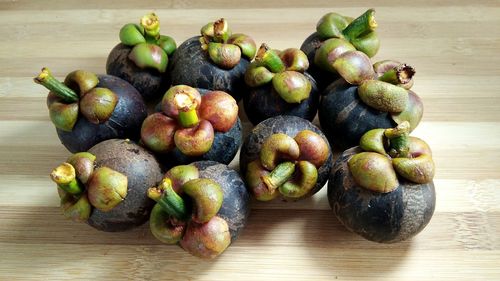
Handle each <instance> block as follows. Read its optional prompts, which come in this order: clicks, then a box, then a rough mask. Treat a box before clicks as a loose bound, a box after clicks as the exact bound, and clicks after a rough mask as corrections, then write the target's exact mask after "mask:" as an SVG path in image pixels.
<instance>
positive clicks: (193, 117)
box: [179, 108, 200, 128]
mask: <svg viewBox="0 0 500 281" xmlns="http://www.w3.org/2000/svg"><path fill="white" fill-rule="evenodd" d="M179 123H180V124H181V126H182V127H184V128H191V127H194V126H196V125H198V123H200V119H199V118H198V113H197V112H196V109H194V108H193V109H190V110H188V111H179Z"/></svg>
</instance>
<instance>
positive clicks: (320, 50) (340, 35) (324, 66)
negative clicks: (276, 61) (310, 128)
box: [300, 9, 380, 91]
mask: <svg viewBox="0 0 500 281" xmlns="http://www.w3.org/2000/svg"><path fill="white" fill-rule="evenodd" d="M376 28H377V22H376V21H375V10H373V9H369V10H368V11H366V12H365V13H364V14H362V15H361V16H359V17H358V18H356V19H353V18H351V17H347V16H343V15H340V14H337V13H328V14H326V15H324V16H323V17H321V19H320V20H319V22H318V23H317V25H316V32H314V33H313V34H311V35H310V36H309V37H307V38H306V40H305V41H304V43H302V46H301V47H300V49H301V50H302V51H304V53H305V54H306V55H307V58H308V59H309V61H310V62H312V64H311V67H310V68H309V73H310V74H311V75H312V77H314V79H316V82H317V83H318V87H319V89H320V91H321V90H323V89H324V88H325V87H326V86H328V85H329V84H330V83H332V82H333V81H335V80H336V79H337V78H339V76H338V70H337V69H336V67H335V65H333V62H334V60H335V59H336V58H337V57H339V56H341V55H342V53H344V52H346V51H355V50H358V51H360V52H363V53H364V54H366V55H367V56H368V57H370V58H371V57H373V56H375V54H376V53H377V52H378V49H379V47H380V41H379V38H378V35H377V32H376V31H375V29H376Z"/></svg>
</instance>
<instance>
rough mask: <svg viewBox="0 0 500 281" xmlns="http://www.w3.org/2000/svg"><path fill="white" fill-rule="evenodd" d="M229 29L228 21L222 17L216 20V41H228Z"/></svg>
mask: <svg viewBox="0 0 500 281" xmlns="http://www.w3.org/2000/svg"><path fill="white" fill-rule="evenodd" d="M229 36H230V34H229V29H228V25H227V22H226V20H225V19H224V18H221V19H219V20H217V21H215V22H214V41H215V42H218V43H226V42H227V40H228V39H229Z"/></svg>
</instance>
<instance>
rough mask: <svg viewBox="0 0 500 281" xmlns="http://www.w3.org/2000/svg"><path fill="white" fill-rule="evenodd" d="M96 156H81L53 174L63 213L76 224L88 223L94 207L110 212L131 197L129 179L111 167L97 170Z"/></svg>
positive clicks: (70, 159) (72, 157)
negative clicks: (128, 194) (77, 222)
mask: <svg viewBox="0 0 500 281" xmlns="http://www.w3.org/2000/svg"><path fill="white" fill-rule="evenodd" d="M95 159H96V157H95V155H93V154H91V153H88V152H79V153H75V154H73V155H72V156H70V157H69V158H68V160H67V162H66V163H63V164H61V165H59V166H58V167H56V168H55V169H54V170H52V172H51V174H50V177H51V179H52V181H54V182H55V183H56V184H57V186H58V193H59V196H60V198H61V210H62V212H63V214H64V216H65V217H68V218H70V219H72V220H73V221H79V222H84V221H87V220H88V218H89V216H90V213H91V212H92V207H95V208H97V209H99V210H100V211H103V212H107V211H110V210H111V209H113V208H114V207H116V206H117V205H118V204H119V203H120V202H122V201H123V200H124V199H125V197H126V196H127V192H128V190H127V187H128V180H127V177H126V176H125V175H123V174H121V173H119V172H117V171H114V170H112V169H110V168H107V167H99V168H95V167H94V162H95Z"/></svg>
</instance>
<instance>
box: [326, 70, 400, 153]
mask: <svg viewBox="0 0 500 281" xmlns="http://www.w3.org/2000/svg"><path fill="white" fill-rule="evenodd" d="M318 117H319V122H320V124H321V128H322V129H323V132H325V135H326V136H327V137H328V140H330V143H333V144H335V145H336V146H338V147H339V148H342V149H346V148H349V147H353V146H356V145H358V144H359V140H360V138H361V136H363V134H364V133H366V132H367V131H369V130H371V129H376V128H393V127H395V126H396V123H395V122H394V121H393V120H392V118H391V116H390V114H389V113H387V112H382V111H378V110H376V109H373V108H371V107H369V106H368V105H366V104H365V103H363V101H361V99H360V98H359V96H358V87H357V86H354V85H350V84H348V83H347V82H346V81H345V80H343V79H339V80H337V81H335V82H334V83H332V84H330V85H329V86H328V87H327V88H326V89H325V90H324V92H323V95H322V97H321V101H320V104H319V109H318Z"/></svg>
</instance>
